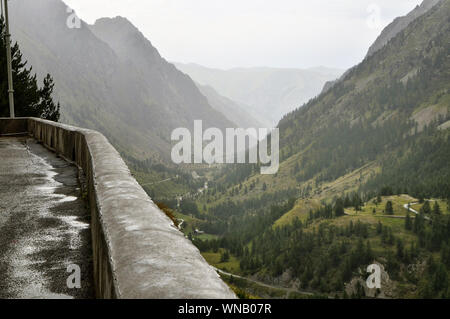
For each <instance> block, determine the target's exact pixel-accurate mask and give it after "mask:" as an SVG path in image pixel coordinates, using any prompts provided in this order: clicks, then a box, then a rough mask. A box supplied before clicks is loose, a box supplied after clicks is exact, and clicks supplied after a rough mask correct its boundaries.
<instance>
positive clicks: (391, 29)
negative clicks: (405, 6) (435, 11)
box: [322, 0, 439, 92]
mask: <svg viewBox="0 0 450 319" xmlns="http://www.w3.org/2000/svg"><path fill="white" fill-rule="evenodd" d="M438 2H439V0H424V1H423V2H422V3H421V4H420V5H418V6H417V7H416V8H414V10H412V11H411V12H409V13H408V14H407V15H405V16H402V17H397V18H395V19H394V21H392V22H391V23H390V24H389V25H388V26H386V28H384V29H383V31H382V32H381V34H380V35H379V36H378V37H377V39H376V40H375V42H374V43H373V44H372V45H371V46H370V48H369V50H368V52H367V55H366V58H367V57H370V56H371V55H373V54H374V53H375V52H377V51H378V50H380V49H382V48H383V47H384V46H385V45H386V44H388V42H389V41H390V40H391V39H393V38H394V37H395V36H396V35H397V34H399V33H400V32H401V31H403V30H404V29H405V28H406V27H407V26H408V25H409V24H410V23H411V22H413V21H414V20H415V19H417V18H418V17H420V16H421V15H423V14H425V13H427V12H428V11H429V10H430V9H431V8H433V7H434V6H435V5H436V4H437V3H438ZM352 69H353V68H350V69H349V70H347V71H346V72H345V73H344V74H343V75H342V76H341V77H340V78H339V79H338V80H335V81H328V82H327V83H325V85H324V87H323V90H322V92H326V91H328V90H329V89H330V88H331V87H332V86H333V85H335V84H336V83H337V82H339V81H342V80H343V79H344V78H345V77H346V76H347V75H348V74H349V72H350V71H351V70H352Z"/></svg>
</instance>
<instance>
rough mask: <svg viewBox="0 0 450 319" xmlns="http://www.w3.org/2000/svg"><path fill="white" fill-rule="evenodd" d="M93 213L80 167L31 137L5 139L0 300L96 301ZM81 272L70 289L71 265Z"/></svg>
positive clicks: (0, 182)
mask: <svg viewBox="0 0 450 319" xmlns="http://www.w3.org/2000/svg"><path fill="white" fill-rule="evenodd" d="M89 225H90V223H89V214H88V211H87V210H86V208H85V203H84V201H83V200H82V199H81V198H80V190H79V186H78V181H77V169H76V167H74V166H73V165H71V164H69V163H67V162H65V161H64V160H62V159H60V158H58V157H57V156H56V155H55V154H53V153H51V152H49V151H47V150H46V149H45V148H44V147H43V146H41V145H40V144H38V143H37V142H36V141H35V140H33V139H30V138H26V137H16V138H6V137H0V298H91V297H93V287H92V280H91V278H92V251H91V245H90V226H89ZM71 264H76V265H78V266H79V267H80V268H81V278H80V279H81V288H80V289H76V288H75V289H69V288H68V287H67V278H68V276H69V275H70V274H71V273H68V272H67V267H68V266H69V265H71Z"/></svg>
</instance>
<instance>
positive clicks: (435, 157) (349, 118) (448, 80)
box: [279, 0, 450, 196]
mask: <svg viewBox="0 0 450 319" xmlns="http://www.w3.org/2000/svg"><path fill="white" fill-rule="evenodd" d="M449 19H450V1H447V0H444V1H441V2H440V3H439V4H438V5H436V6H435V7H434V8H433V9H431V10H430V11H429V12H428V13H427V14H425V15H423V16H421V17H419V18H418V19H416V20H415V21H413V22H412V23H410V25H409V26H408V27H407V28H406V29H405V30H403V31H402V32H400V33H399V34H398V35H397V36H396V37H395V38H393V39H392V40H391V41H390V42H389V44H388V45H386V46H385V47H383V48H382V49H381V50H379V51H377V52H376V53H375V54H373V55H372V56H370V57H368V58H366V59H365V60H364V61H363V62H362V63H361V64H359V65H358V66H357V67H355V68H354V69H353V70H351V71H350V73H349V74H348V75H347V76H346V77H345V78H344V79H343V80H342V81H341V82H340V83H338V84H337V85H336V86H334V87H333V88H332V89H331V90H330V91H328V92H326V93H325V94H322V95H320V96H319V97H318V98H316V99H313V100H311V101H310V102H309V103H308V104H307V105H305V106H304V107H302V108H299V109H298V110H296V111H294V112H292V113H291V114H288V115H286V116H285V117H284V118H283V120H282V121H281V122H280V124H279V128H280V132H281V141H280V145H281V147H282V151H281V154H282V160H284V161H285V162H286V161H287V160H288V159H289V158H291V157H292V156H296V155H297V154H300V153H301V156H300V157H299V158H298V163H299V165H298V171H295V172H294V173H295V176H296V178H297V180H298V181H299V182H302V181H306V180H308V179H311V178H315V180H316V181H318V182H321V181H330V180H335V179H337V178H338V177H340V176H342V175H344V174H346V173H348V172H350V171H352V170H355V169H357V168H359V167H362V166H363V165H365V164H367V163H369V162H372V161H376V162H378V163H379V164H380V165H381V167H382V169H383V171H382V173H381V176H385V175H386V174H388V172H389V171H390V168H392V169H393V168H394V166H395V167H396V170H397V173H398V175H397V176H391V179H390V180H386V178H381V177H377V178H378V180H379V181H380V183H381V182H386V183H390V184H392V185H395V187H401V188H402V189H406V190H412V191H419V190H418V189H417V188H416V187H415V184H417V183H418V182H419V183H420V181H422V180H423V179H424V178H426V179H427V180H428V181H429V183H426V185H422V186H423V189H422V191H425V192H430V193H433V194H434V195H436V196H438V195H440V196H444V195H446V193H445V192H449V191H450V190H449V188H448V183H449V182H448V181H449V180H450V178H449V177H450V175H449V174H450V167H449V166H450V165H448V161H447V162H445V161H443V159H444V158H445V155H446V154H449V153H448V152H449V147H450V143H449V140H448V130H445V129H438V126H439V125H442V124H444V123H445V122H446V121H448V120H449V112H450V57H449V52H450V43H449V41H448V39H449V36H450V22H449ZM444 127H445V125H444ZM441 128H442V127H441ZM425 144H426V145H428V146H427V151H426V152H420V150H421V149H422V148H423V147H425V146H424V145H425ZM419 156H425V157H424V158H422V159H419V158H418V157H419ZM447 158H448V157H447ZM413 161H414V162H421V163H420V170H413V171H408V170H403V169H402V167H403V165H407V163H410V164H411V165H413V164H412V162H413ZM417 164H419V163H417ZM413 166H414V165H413ZM411 168H412V167H411ZM371 183H372V184H371ZM371 183H369V184H370V185H373V186H375V184H376V183H374V182H373V181H372V182H371ZM436 192H437V193H436Z"/></svg>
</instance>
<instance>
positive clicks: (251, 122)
mask: <svg viewBox="0 0 450 319" xmlns="http://www.w3.org/2000/svg"><path fill="white" fill-rule="evenodd" d="M197 87H198V88H199V90H200V92H201V93H202V94H203V95H204V96H205V97H206V98H207V99H208V102H209V105H211V107H212V108H214V109H215V110H217V111H219V112H220V113H222V114H224V115H225V117H226V118H228V119H229V120H230V121H231V122H233V123H236V124H237V125H238V127H242V128H262V127H266V125H264V124H262V123H261V122H260V121H258V120H257V119H256V118H257V115H251V114H250V113H248V112H247V111H246V110H248V109H249V107H247V106H245V105H242V104H238V103H236V102H234V101H232V100H231V99H229V98H226V97H224V96H222V95H220V94H219V93H217V91H216V90H214V89H213V88H212V87H210V86H208V85H200V84H198V85H197Z"/></svg>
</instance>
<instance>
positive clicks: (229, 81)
mask: <svg viewBox="0 0 450 319" xmlns="http://www.w3.org/2000/svg"><path fill="white" fill-rule="evenodd" d="M175 66H176V67H177V68H178V69H179V70H181V71H182V72H184V73H186V74H188V75H189V76H190V77H191V78H192V79H193V80H194V81H196V82H198V83H199V84H201V85H208V86H211V87H213V88H214V89H215V90H216V91H217V92H218V93H219V94H220V95H223V96H225V97H227V98H230V99H231V100H233V101H236V102H237V103H240V104H244V105H248V106H249V107H250V109H249V110H247V111H248V112H249V113H251V114H258V115H260V118H258V120H260V121H261V120H263V121H264V123H263V124H265V125H270V126H274V125H275V124H276V123H277V122H278V121H279V120H280V118H281V117H282V116H283V114H286V113H288V112H290V111H292V110H293V109H295V108H296V107H298V106H301V105H302V104H303V103H305V102H307V101H308V100H309V99H310V98H312V97H314V96H316V95H317V94H318V93H320V90H321V89H322V87H323V85H324V84H325V82H326V81H329V80H333V79H336V78H337V77H339V76H340V75H341V74H342V71H341V70H336V69H329V68H324V67H318V68H312V69H306V70H300V69H278V68H236V69H231V70H220V69H212V68H206V67H203V66H200V65H197V64H181V63H175ZM261 118H262V119H261Z"/></svg>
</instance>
